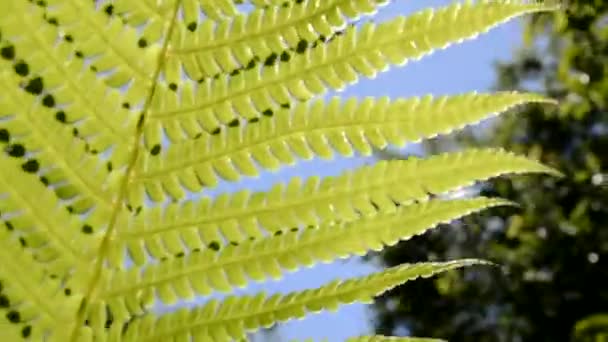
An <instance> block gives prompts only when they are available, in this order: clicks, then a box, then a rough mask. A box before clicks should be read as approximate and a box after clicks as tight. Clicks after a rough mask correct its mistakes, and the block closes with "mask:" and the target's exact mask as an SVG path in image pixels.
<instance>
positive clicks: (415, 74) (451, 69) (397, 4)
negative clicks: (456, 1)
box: [216, 0, 521, 341]
mask: <svg viewBox="0 0 608 342" xmlns="http://www.w3.org/2000/svg"><path fill="white" fill-rule="evenodd" d="M451 2H452V1H449V0H425V1H421V0H418V1H414V0H409V1H405V0H397V1H394V3H393V4H391V5H389V6H388V7H385V8H383V9H382V10H381V12H380V13H379V15H378V16H377V17H376V18H375V20H376V21H382V20H385V19H387V18H390V17H393V16H395V15H403V14H409V13H412V12H413V11H416V10H420V9H423V8H426V7H429V6H432V7H436V6H443V5H447V4H449V3H451ZM520 36H521V28H520V22H519V21H511V22H510V23H508V24H505V25H503V26H501V27H498V28H495V29H494V30H492V31H491V32H490V33H488V34H485V35H483V36H481V37H479V38H478V39H477V40H475V41H469V42H465V43H463V44H460V45H456V46H452V47H450V48H449V49H447V50H443V51H438V52H436V53H435V54H433V55H431V56H428V57H426V58H424V59H423V60H421V61H417V62H411V63H409V64H408V65H406V66H405V67H403V68H399V69H393V70H391V71H390V72H388V73H384V74H381V75H379V76H378V77H377V78H376V79H375V80H366V79H363V80H362V81H361V82H360V83H358V84H357V85H355V86H352V87H350V88H348V89H347V90H346V91H344V92H342V95H345V96H382V95H389V96H391V97H399V96H400V97H407V96H415V95H424V94H427V93H432V94H437V95H442V94H453V93H459V92H467V91H473V90H479V91H483V90H488V88H489V87H490V86H492V85H493V82H494V79H495V78H494V69H493V66H492V62H493V61H496V60H498V59H509V58H510V56H511V55H512V53H513V50H514V49H515V47H517V46H518V45H519V44H520ZM415 149H416V148H415V146H414V147H413V150H415ZM369 161H371V160H370V159H355V160H352V159H351V160H348V161H338V162H335V161H334V162H331V163H330V162H324V161H312V162H304V163H301V164H299V165H298V166H296V167H287V168H285V169H283V170H281V171H279V172H277V173H275V174H272V175H266V176H265V177H263V178H262V179H261V180H260V179H258V180H256V181H245V182H244V183H239V185H238V187H239V188H240V187H243V186H249V187H251V188H254V189H258V190H262V189H266V188H268V186H269V185H270V183H271V181H273V182H274V181H277V180H285V179H288V178H290V177H292V176H295V175H298V176H307V175H312V174H321V175H330V174H337V173H339V172H340V170H343V169H345V168H349V167H353V166H356V165H360V164H362V163H365V162H369ZM224 190H233V189H228V188H225V187H223V188H219V189H216V191H217V192H221V191H224ZM374 270H377V268H375V267H374V266H373V265H371V264H363V263H361V262H360V261H359V260H357V259H351V260H349V261H338V262H336V263H333V264H329V265H317V266H316V267H315V268H313V269H305V270H301V271H299V272H296V273H294V274H290V275H287V276H286V277H285V278H284V279H283V280H282V281H281V282H273V281H270V282H267V283H264V284H254V285H253V286H251V287H250V288H248V289H247V290H243V291H237V293H252V292H257V291H260V290H264V291H267V292H269V293H275V292H281V293H285V292H289V291H293V290H302V289H306V288H311V287H317V286H321V285H323V284H324V283H326V282H328V281H330V280H333V279H335V278H350V277H354V276H358V275H363V274H367V273H370V272H372V271H374ZM370 317H371V316H370V314H369V312H368V311H367V308H366V306H365V305H361V304H354V305H350V306H346V307H343V308H342V309H341V310H339V311H338V312H337V313H321V314H317V315H313V316H309V317H308V318H306V319H304V320H300V321H293V322H288V323H286V324H284V325H282V326H281V327H280V328H279V329H278V330H277V331H276V334H275V336H276V338H275V339H273V340H277V341H289V340H291V339H295V338H298V339H304V338H313V339H314V340H315V341H317V340H321V339H322V338H327V339H328V340H329V341H343V340H344V339H345V338H346V337H349V336H354V335H360V334H369V333H372V324H371V322H370ZM258 340H271V339H270V338H269V337H268V336H266V337H264V338H258Z"/></svg>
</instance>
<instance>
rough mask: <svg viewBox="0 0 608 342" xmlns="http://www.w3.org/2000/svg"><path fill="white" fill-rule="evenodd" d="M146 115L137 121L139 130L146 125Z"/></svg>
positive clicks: (142, 115)
mask: <svg viewBox="0 0 608 342" xmlns="http://www.w3.org/2000/svg"><path fill="white" fill-rule="evenodd" d="M144 118H145V117H144V114H143V113H142V114H139V119H137V128H141V127H143V125H144Z"/></svg>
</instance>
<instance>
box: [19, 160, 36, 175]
mask: <svg viewBox="0 0 608 342" xmlns="http://www.w3.org/2000/svg"><path fill="white" fill-rule="evenodd" d="M21 168H22V169H23V171H25V172H28V173H35V172H38V169H40V164H39V163H38V161H37V160H36V159H30V160H28V161H26V162H25V163H23V164H22V165H21Z"/></svg>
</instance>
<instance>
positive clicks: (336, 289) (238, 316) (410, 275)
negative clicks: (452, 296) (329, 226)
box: [113, 259, 484, 341]
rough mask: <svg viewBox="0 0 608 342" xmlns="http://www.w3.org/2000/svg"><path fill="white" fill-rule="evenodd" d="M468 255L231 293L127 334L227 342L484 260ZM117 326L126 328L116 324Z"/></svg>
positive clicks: (144, 322) (148, 320) (137, 324)
mask: <svg viewBox="0 0 608 342" xmlns="http://www.w3.org/2000/svg"><path fill="white" fill-rule="evenodd" d="M483 263H484V262H483V261H480V260H473V259H464V260H458V261H450V262H445V263H418V264H406V265H401V266H397V267H393V268H389V269H387V270H385V271H383V272H378V273H375V274H372V275H369V276H366V277H361V278H355V279H350V280H346V281H338V280H335V281H333V282H331V283H329V284H327V285H325V286H322V287H320V288H317V289H312V290H305V291H302V292H292V293H289V294H287V295H278V294H277V295H273V296H271V297H267V296H266V295H265V294H264V293H260V294H258V295H256V296H243V297H234V296H231V297H227V298H226V299H224V300H223V301H222V302H221V303H220V302H219V301H218V300H216V299H212V300H210V301H209V302H208V303H207V304H206V305H204V306H203V307H201V308H196V309H193V310H188V309H180V310H178V311H176V312H174V313H169V314H166V315H162V316H160V317H157V316H156V315H153V314H147V315H144V316H143V317H141V318H136V319H135V320H133V321H132V322H130V323H129V325H128V327H126V332H125V333H124V337H125V339H127V340H137V341H164V340H166V339H167V338H169V337H172V338H184V339H188V338H193V339H194V340H196V341H224V340H231V339H240V338H243V337H245V333H246V332H252V331H256V330H258V329H260V328H261V327H269V326H272V325H274V324H275V323H276V322H284V321H287V320H290V319H295V318H301V317H303V316H304V315H306V314H307V313H313V312H319V311H321V310H336V309H337V308H338V307H339V306H340V305H341V304H348V303H352V302H370V301H371V300H372V299H373V297H374V296H376V295H379V294H381V293H383V292H385V291H387V290H390V289H391V288H393V287H395V286H397V285H400V284H403V283H405V282H407V281H410V280H413V279H416V278H419V277H430V276H433V275H435V274H437V273H440V272H445V271H448V270H452V269H455V268H460V267H464V266H471V265H477V264H483ZM113 328H114V329H115V330H118V329H120V327H113Z"/></svg>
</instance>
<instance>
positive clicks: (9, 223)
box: [4, 221, 15, 231]
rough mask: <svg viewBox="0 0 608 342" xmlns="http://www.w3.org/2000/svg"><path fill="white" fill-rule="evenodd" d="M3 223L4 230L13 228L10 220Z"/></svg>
mask: <svg viewBox="0 0 608 342" xmlns="http://www.w3.org/2000/svg"><path fill="white" fill-rule="evenodd" d="M4 225H5V226H6V230H8V231H11V230H14V229H15V227H13V224H12V223H11V221H4Z"/></svg>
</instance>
